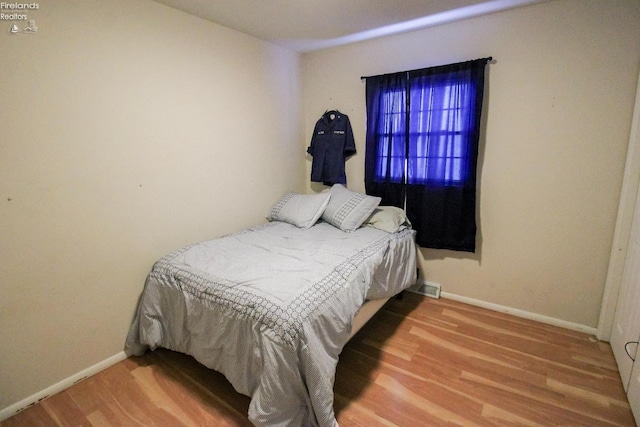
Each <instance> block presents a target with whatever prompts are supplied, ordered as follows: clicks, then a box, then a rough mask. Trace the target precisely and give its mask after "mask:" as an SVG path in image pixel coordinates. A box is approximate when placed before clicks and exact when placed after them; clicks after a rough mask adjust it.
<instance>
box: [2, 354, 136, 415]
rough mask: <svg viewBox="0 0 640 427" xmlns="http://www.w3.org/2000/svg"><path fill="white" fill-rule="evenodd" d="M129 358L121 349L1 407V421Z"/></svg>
mask: <svg viewBox="0 0 640 427" xmlns="http://www.w3.org/2000/svg"><path fill="white" fill-rule="evenodd" d="M126 358H127V354H126V353H125V352H124V351H121V352H120V353H118V354H115V355H113V356H111V357H109V358H108V359H105V360H103V361H102V362H99V363H96V364H95V365H93V366H90V367H88V368H87V369H84V370H82V371H80V372H78V373H77V374H75V375H72V376H70V377H69V378H66V379H64V380H62V381H60V382H58V383H56V384H54V385H52V386H50V387H47V388H46V389H44V390H42V391H40V392H38V393H36V394H34V395H32V396H29V397H27V398H26V399H23V400H21V401H20V402H18V403H14V404H13V405H11V406H9V407H7V408H4V409H0V421H4V420H6V419H7V418H9V417H12V416H13V415H15V414H17V413H18V412H20V411H22V410H24V409H26V408H28V407H30V406H33V405H35V404H36V403H38V402H41V401H42V400H44V399H46V398H47V397H49V396H53V395H54V394H56V393H60V392H61V391H64V390H66V389H68V388H69V387H71V386H72V385H74V384H77V383H79V382H80V381H82V380H84V379H86V378H89V377H90V376H92V375H95V374H97V373H98V372H100V371H103V370H105V369H107V368H108V367H110V366H113V365H115V364H116V363H118V362H121V361H123V360H124V359H126Z"/></svg>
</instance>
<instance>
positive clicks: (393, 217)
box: [363, 206, 411, 233]
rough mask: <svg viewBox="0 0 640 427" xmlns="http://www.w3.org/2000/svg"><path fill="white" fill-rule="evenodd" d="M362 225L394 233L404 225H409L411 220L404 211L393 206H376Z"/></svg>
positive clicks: (404, 226)
mask: <svg viewBox="0 0 640 427" xmlns="http://www.w3.org/2000/svg"><path fill="white" fill-rule="evenodd" d="M363 225H368V226H370V227H374V228H377V229H379V230H383V231H386V232H388V233H395V232H397V231H399V230H402V229H403V228H406V227H411V222H410V221H409V218H407V215H406V213H405V212H404V211H403V210H402V209H400V208H397V207H395V206H378V207H377V208H375V209H374V210H373V213H372V214H371V216H369V218H367V219H366V221H365V222H364V223H363Z"/></svg>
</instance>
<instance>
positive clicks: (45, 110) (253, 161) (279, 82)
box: [0, 0, 305, 409]
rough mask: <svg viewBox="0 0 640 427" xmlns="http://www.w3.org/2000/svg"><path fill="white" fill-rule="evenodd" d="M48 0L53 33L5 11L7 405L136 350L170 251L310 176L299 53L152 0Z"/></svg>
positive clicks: (3, 310) (1, 270) (2, 338)
mask: <svg viewBox="0 0 640 427" xmlns="http://www.w3.org/2000/svg"><path fill="white" fill-rule="evenodd" d="M38 3H39V5H40V9H39V10H37V11H34V12H32V13H30V17H33V18H35V19H36V23H37V25H38V33H37V34H35V35H19V36H16V35H10V34H9V32H8V29H9V23H6V22H4V21H3V22H0V85H1V90H2V96H1V99H2V102H0V409H2V408H6V407H8V406H10V405H12V404H14V403H16V402H18V401H20V400H21V399H25V398H27V397H28V396H31V395H33V394H34V393H36V392H39V391H41V390H43V389H45V388H46V387H48V386H51V385H52V384H54V383H56V382H58V381H61V380H63V379H65V378H67V377H69V376H71V375H72V374H76V373H77V372H79V371H81V370H83V369H85V368H87V367H89V366H91V365H93V364H96V363H98V362H101V361H103V360H105V359H107V358H109V357H111V356H113V355H114V354H116V353H119V352H121V351H122V350H123V347H124V340H125V337H126V333H127V330H128V328H129V325H130V322H131V320H132V317H133V314H134V310H135V306H136V303H137V299H138V297H139V295H140V293H141V291H142V286H143V284H144V279H145V276H146V273H147V272H148V270H149V268H150V267H151V265H152V263H153V262H154V261H155V260H156V259H157V258H159V257H160V256H162V255H164V254H166V253H167V252H169V251H171V250H174V249H176V248H177V247H180V246H182V245H184V244H187V243H192V242H195V241H199V240H204V239H207V238H213V237H216V236H219V235H221V234H224V233H228V232H231V231H234V230H238V229H240V228H242V227H245V226H247V225H250V224H255V223H259V222H261V221H263V220H264V216H265V215H266V214H267V212H268V209H269V207H270V206H271V204H272V203H273V202H274V201H275V200H277V198H278V197H280V196H281V195H282V194H283V193H284V192H285V191H289V190H294V191H302V190H303V189H304V182H305V181H304V179H305V178H304V147H302V146H301V142H300V141H301V139H302V138H303V127H302V122H303V119H302V115H301V111H302V108H301V87H300V85H301V82H300V77H299V74H300V71H299V59H300V58H299V55H298V54H295V53H293V52H291V51H288V50H285V49H282V48H279V47H276V46H274V45H271V44H267V43H264V42H261V41H258V40H256V39H253V38H251V37H248V36H245V35H243V34H240V33H237V32H234V31H231V30H228V29H225V28H223V27H220V26H217V25H214V24H212V23H209V22H207V21H203V20H200V19H197V18H195V17H191V16H189V15H186V14H183V13H181V12H177V11H175V10H173V9H170V8H167V7H165V6H161V5H159V4H157V3H153V2H151V1H146V0H136V1H130V0H118V1H116V0H108V1H104V0H92V1H89V0H41V1H39V2H38ZM5 24H6V25H5Z"/></svg>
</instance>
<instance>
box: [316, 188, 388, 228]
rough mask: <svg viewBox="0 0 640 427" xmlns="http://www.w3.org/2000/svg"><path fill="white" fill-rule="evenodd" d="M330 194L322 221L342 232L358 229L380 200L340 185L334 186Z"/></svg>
mask: <svg viewBox="0 0 640 427" xmlns="http://www.w3.org/2000/svg"><path fill="white" fill-rule="evenodd" d="M330 193H331V199H330V200H329V204H328V205H327V208H326V209H325V211H324V213H323V214H322V219H323V220H325V221H326V222H328V223H329V224H331V225H333V226H334V227H338V228H339V229H340V230H342V231H353V230H355V229H357V228H358V227H360V226H361V225H362V223H363V222H364V221H365V220H366V219H367V218H369V215H371V212H373V210H374V209H375V208H376V206H378V205H379V204H380V200H381V199H380V197H373V196H367V195H366V194H362V193H356V192H355V191H351V190H348V189H346V188H345V187H344V186H343V185H342V184H334V186H333V187H331V191H330Z"/></svg>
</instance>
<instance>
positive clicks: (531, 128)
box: [303, 0, 640, 328]
mask: <svg viewBox="0 0 640 427" xmlns="http://www.w3.org/2000/svg"><path fill="white" fill-rule="evenodd" d="M486 56H493V57H494V58H495V63H493V64H490V65H488V77H487V79H488V86H487V88H488V91H487V93H486V97H487V106H486V110H485V138H484V141H483V147H482V152H481V156H480V160H479V162H480V164H479V182H480V190H479V200H480V203H479V209H478V212H479V234H478V237H479V244H478V250H477V253H476V254H463V253H456V252H452V251H444V250H425V249H422V250H421V260H420V266H421V269H422V272H423V275H424V278H425V279H426V280H428V281H432V282H436V283H440V284H441V285H442V291H443V292H449V293H453V294H456V295H460V296H464V297H467V298H473V299H476V300H480V301H484V302H488V303H492V304H499V305H503V306H506V307H510V308H515V309H519V310H524V311H527V312H531V313H534V314H538V315H542V316H549V317H552V318H555V319H560V320H562V321H565V322H570V323H576V324H578V325H584V326H587V327H593V328H595V327H596V326H597V322H598V314H599V310H600V304H601V301H602V293H603V287H604V282H605V278H606V273H607V264H608V260H609V252H610V248H611V240H612V235H613V229H614V224H615V219H616V209H617V203H618V197H619V194H620V186H621V179H622V172H623V168H624V162H625V154H626V147H627V142H628V139H629V130H630V124H631V116H632V110H633V102H634V95H635V87H636V83H637V79H638V72H639V65H640V2H637V1H631V0H619V1H606V2H605V1H601V0H556V1H552V2H549V3H542V4H538V5H534V6H528V7H522V8H518V9H514V10H510V11H505V12H500V13H496V14H491V15H486V16H482V17H477V18H473V19H468V20H464V21H460V22H457V23H451V24H447V25H443V26H439V27H434V28H431V29H426V30H421V31H417V32H412V33H407V34H404V35H397V36H392V37H385V38H381V39H376V40H371V41H367V42H362V43H358V44H353V45H349V46H344V47H339V48H332V49H328V50H324V51H319V52H314V53H310V54H306V55H304V56H303V87H304V92H305V93H304V98H305V102H304V106H305V129H306V132H305V134H306V136H307V139H310V137H311V132H312V130H313V125H314V123H315V121H316V120H317V119H318V118H319V117H320V115H321V114H322V113H323V112H324V111H325V110H326V109H330V108H337V109H339V110H341V111H342V112H344V113H346V114H348V115H349V116H350V118H351V123H352V125H353V128H354V134H355V137H356V143H357V149H358V154H357V155H356V156H354V157H353V158H351V159H350V160H348V161H347V180H348V184H349V187H351V188H353V189H356V190H363V189H364V183H363V176H364V172H363V170H364V168H363V164H364V152H365V150H364V137H365V120H366V114H365V104H364V87H365V86H364V82H361V81H360V76H366V75H375V74H381V73H386V72H393V71H400V70H408V69H414V68H421V67H426V66H431V65H440V64H447V63H452V62H458V61H464V60H468V59H475V58H481V57H486ZM309 169H310V162H309V161H307V174H308V173H309ZM322 188H323V187H322V185H316V184H313V185H311V186H310V187H308V189H309V190H313V191H319V190H321V189H322Z"/></svg>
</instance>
